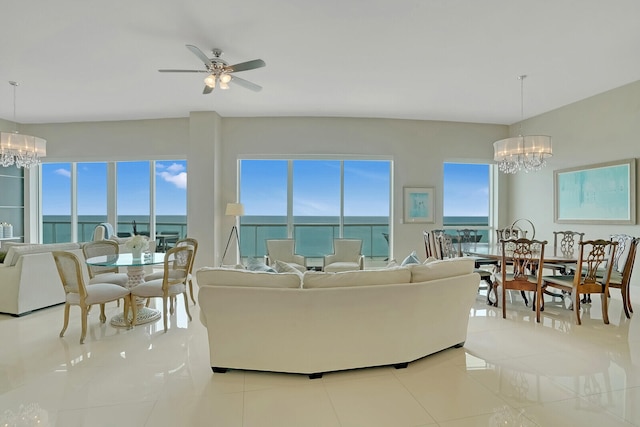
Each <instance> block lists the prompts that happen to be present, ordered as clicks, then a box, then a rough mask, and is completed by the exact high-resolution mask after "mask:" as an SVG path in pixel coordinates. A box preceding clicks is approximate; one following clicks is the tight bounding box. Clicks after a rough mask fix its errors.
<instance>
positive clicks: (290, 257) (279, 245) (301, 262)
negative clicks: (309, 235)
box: [265, 239, 307, 272]
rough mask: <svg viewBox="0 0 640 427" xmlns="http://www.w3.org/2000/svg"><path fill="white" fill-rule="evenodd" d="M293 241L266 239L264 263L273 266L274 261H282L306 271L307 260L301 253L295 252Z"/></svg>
mask: <svg viewBox="0 0 640 427" xmlns="http://www.w3.org/2000/svg"><path fill="white" fill-rule="evenodd" d="M294 246H295V241H294V240H293V239H272V240H267V255H266V256H265V258H266V259H265V263H266V264H267V265H271V266H273V265H274V264H275V262H276V261H283V262H286V263H287V264H291V265H292V266H293V267H295V268H297V269H298V270H300V271H302V272H304V271H307V260H306V259H305V257H304V256H302V255H297V254H296V253H295V248H294Z"/></svg>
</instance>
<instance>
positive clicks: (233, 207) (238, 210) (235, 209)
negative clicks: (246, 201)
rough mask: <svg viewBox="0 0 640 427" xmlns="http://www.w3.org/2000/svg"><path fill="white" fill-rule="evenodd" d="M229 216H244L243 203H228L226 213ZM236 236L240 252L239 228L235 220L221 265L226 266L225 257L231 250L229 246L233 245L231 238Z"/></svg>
mask: <svg viewBox="0 0 640 427" xmlns="http://www.w3.org/2000/svg"><path fill="white" fill-rule="evenodd" d="M224 214H225V215H227V216H233V217H239V216H242V215H244V206H242V203H227V209H226V210H225V212H224ZM234 234H235V236H236V245H237V252H236V253H239V252H240V238H239V237H238V227H236V223H235V219H234V223H233V227H231V233H229V240H227V247H226V248H224V254H222V260H221V261H220V265H222V264H224V257H225V256H226V255H227V251H228V250H229V244H230V243H231V238H232V237H233V235H234Z"/></svg>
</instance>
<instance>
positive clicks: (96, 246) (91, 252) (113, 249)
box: [82, 240, 120, 279]
mask: <svg viewBox="0 0 640 427" xmlns="http://www.w3.org/2000/svg"><path fill="white" fill-rule="evenodd" d="M82 253H83V254H84V259H89V258H93V257H96V256H101V255H118V254H119V253H120V246H119V245H118V244H117V243H116V242H114V241H113V240H98V241H95V242H87V243H85V244H84V245H83V246H82ZM87 268H88V270H89V277H90V278H92V279H93V278H94V277H95V276H96V275H97V274H102V273H117V272H118V267H102V266H97V265H89V266H87Z"/></svg>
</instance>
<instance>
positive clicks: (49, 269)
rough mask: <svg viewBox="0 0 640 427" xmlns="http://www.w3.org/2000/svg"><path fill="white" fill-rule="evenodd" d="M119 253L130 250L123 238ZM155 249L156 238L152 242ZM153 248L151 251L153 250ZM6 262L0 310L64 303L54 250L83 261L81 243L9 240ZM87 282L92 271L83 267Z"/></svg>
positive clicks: (1, 266)
mask: <svg viewBox="0 0 640 427" xmlns="http://www.w3.org/2000/svg"><path fill="white" fill-rule="evenodd" d="M120 243H121V244H120V252H121V253H125V252H131V251H130V250H128V249H127V248H126V247H125V245H124V244H123V242H122V241H120ZM150 247H151V248H153V249H155V241H153V242H150ZM153 249H152V250H153ZM3 250H6V251H7V254H6V256H5V259H4V262H2V263H0V313H5V314H11V315H13V316H22V315H24V314H28V313H30V312H32V311H33V310H38V309H41V308H45V307H50V306H52V305H56V304H61V303H63V302H64V299H65V295H64V290H63V288H62V283H61V282H60V277H59V276H58V270H57V269H56V264H55V262H54V260H53V257H52V256H51V252H52V251H69V252H72V253H74V254H76V255H77V256H78V257H79V258H80V260H81V261H82V262H84V255H83V254H82V244H81V243H50V244H25V243H13V242H6V243H4V245H3ZM82 271H83V275H84V280H85V282H88V281H89V272H88V270H87V269H83V270H82Z"/></svg>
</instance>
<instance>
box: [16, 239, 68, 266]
mask: <svg viewBox="0 0 640 427" xmlns="http://www.w3.org/2000/svg"><path fill="white" fill-rule="evenodd" d="M79 247H80V246H79V245H78V244H77V243H47V244H43V245H41V244H32V245H30V244H26V245H25V244H21V245H12V246H11V247H10V248H9V250H8V251H7V255H6V257H5V258H4V265H6V266H9V267H10V266H13V265H16V263H17V262H18V258H20V257H21V256H22V255H26V254H41V253H45V252H52V251H71V250H74V249H78V248H79Z"/></svg>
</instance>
